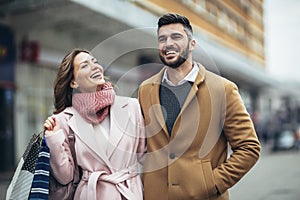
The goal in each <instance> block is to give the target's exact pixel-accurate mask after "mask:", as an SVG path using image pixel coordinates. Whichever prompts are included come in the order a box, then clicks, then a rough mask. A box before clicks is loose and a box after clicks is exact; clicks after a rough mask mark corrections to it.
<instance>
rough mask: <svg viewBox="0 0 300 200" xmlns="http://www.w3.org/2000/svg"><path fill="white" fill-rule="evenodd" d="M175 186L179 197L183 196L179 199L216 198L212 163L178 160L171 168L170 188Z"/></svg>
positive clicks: (207, 161)
mask: <svg viewBox="0 0 300 200" xmlns="http://www.w3.org/2000/svg"><path fill="white" fill-rule="evenodd" d="M173 185H174V186H176V191H177V192H176V193H177V194H176V195H177V197H179V196H181V197H179V198H178V199H209V198H210V197H212V196H215V195H216V189H215V181H214V176H213V169H212V165H211V162H210V161H209V160H200V159H197V160H192V161H191V160H185V159H179V160H177V161H176V162H175V163H173V164H172V165H171V166H169V187H170V186H171V188H172V186H173ZM169 189H170V188H169ZM179 191H180V192H179Z"/></svg>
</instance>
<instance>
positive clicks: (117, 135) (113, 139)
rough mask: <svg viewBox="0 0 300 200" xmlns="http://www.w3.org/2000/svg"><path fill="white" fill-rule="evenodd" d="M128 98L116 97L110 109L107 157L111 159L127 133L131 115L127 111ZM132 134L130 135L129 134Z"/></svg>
mask: <svg viewBox="0 0 300 200" xmlns="http://www.w3.org/2000/svg"><path fill="white" fill-rule="evenodd" d="M127 105H128V98H123V97H119V96H115V100H114V104H113V105H112V106H111V108H110V133H109V144H108V146H107V150H106V152H107V157H108V158H110V157H111V156H112V154H113V152H114V151H115V149H116V148H117V147H118V144H119V142H120V140H121V139H122V137H123V136H124V134H126V131H127V125H128V122H129V118H130V113H129V112H128V111H127ZM129 134H130V133H129Z"/></svg>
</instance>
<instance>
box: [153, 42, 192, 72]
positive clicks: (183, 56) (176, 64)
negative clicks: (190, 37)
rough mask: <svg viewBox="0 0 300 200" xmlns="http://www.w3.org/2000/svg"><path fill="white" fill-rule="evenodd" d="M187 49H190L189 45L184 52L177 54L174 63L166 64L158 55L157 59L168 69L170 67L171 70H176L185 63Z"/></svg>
mask: <svg viewBox="0 0 300 200" xmlns="http://www.w3.org/2000/svg"><path fill="white" fill-rule="evenodd" d="M189 47H190V44H188V46H187V47H186V48H185V50H184V51H183V52H182V53H181V54H179V57H178V59H177V60H175V61H174V62H166V60H165V59H164V57H163V56H161V55H159V58H160V60H161V61H162V62H163V64H165V65H167V66H168V67H171V68H173V69H176V68H178V67H179V66H180V65H182V64H183V63H184V62H185V61H186V59H187V57H188V54H189Z"/></svg>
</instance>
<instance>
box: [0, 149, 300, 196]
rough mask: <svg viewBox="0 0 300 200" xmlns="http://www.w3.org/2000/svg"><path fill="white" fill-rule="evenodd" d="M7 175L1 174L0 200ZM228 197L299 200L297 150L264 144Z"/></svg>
mask: <svg viewBox="0 0 300 200" xmlns="http://www.w3.org/2000/svg"><path fill="white" fill-rule="evenodd" d="M9 175H10V174H7V173H6V174H1V179H0V200H4V199H5V193H6V188H7V186H8V184H9V179H10V177H8V176H9ZM230 195H231V198H230V199H231V200H300V152H295V151H286V152H276V153H271V152H270V151H269V150H268V148H266V147H264V148H263V150H262V156H261V158H260V160H259V161H258V163H257V164H256V165H255V166H254V168H253V169H252V170H251V171H250V172H249V173H248V174H247V175H246V176H245V177H244V178H243V179H242V180H241V181H240V182H239V183H238V184H237V185H235V186H234V187H233V188H232V189H231V190H230Z"/></svg>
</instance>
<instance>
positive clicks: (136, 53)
mask: <svg viewBox="0 0 300 200" xmlns="http://www.w3.org/2000/svg"><path fill="white" fill-rule="evenodd" d="M166 12H176V13H179V14H183V15H185V16H187V17H188V18H189V19H190V21H191V23H192V25H193V27H194V36H195V39H196V41H197V47H196V50H195V52H194V58H195V59H196V60H197V61H199V62H200V63H202V64H203V65H204V66H205V67H206V68H207V69H208V70H211V71H213V72H215V73H217V74H220V75H222V76H224V77H226V78H228V79H230V80H232V81H234V82H235V83H236V84H237V85H238V86H239V89H240V92H241V94H242V98H243V100H244V102H245V105H246V107H247V108H248V109H249V112H250V113H251V114H253V116H255V118H254V119H264V121H268V120H267V119H269V118H270V117H269V116H271V115H273V114H274V113H275V112H276V111H277V110H278V109H279V108H282V105H283V104H284V102H285V103H286V102H289V107H292V108H293V107H295V106H297V105H298V104H297V103H298V102H299V99H296V100H295V98H294V97H291V98H289V99H288V100H287V98H286V97H287V96H288V97H290V94H291V93H292V91H293V89H291V91H289V90H286V88H281V87H280V84H279V83H280V82H279V81H278V80H275V79H273V78H272V77H270V76H269V75H268V73H267V72H266V64H265V63H266V61H265V55H264V24H263V1H262V0H223V1H218V0H163V1H161V0H112V1H111V0H69V1H60V0H51V1H39V0H23V1H11V0H4V1H1V2H0V25H1V26H0V27H3V28H1V31H2V29H3V30H5V31H6V34H7V35H10V41H11V43H9V44H7V43H5V42H1V43H0V56H1V55H4V57H5V55H8V54H7V52H8V50H10V51H12V54H13V56H12V61H11V62H10V63H9V64H8V65H6V63H7V62H4V59H3V60H1V67H0V69H1V71H0V72H1V73H2V74H4V73H8V71H9V73H11V74H13V75H12V78H11V79H6V78H5V77H8V76H5V77H4V76H0V77H1V79H0V109H1V110H2V111H4V112H2V113H1V119H5V120H6V121H5V120H1V124H0V125H1V126H0V134H1V135H0V142H1V143H0V144H1V147H0V148H2V149H0V153H1V155H0V158H1V159H3V160H1V162H0V171H4V170H11V169H12V168H14V167H15V163H16V162H17V161H18V160H19V158H20V157H21V156H22V153H23V151H24V149H25V147H26V145H27V143H28V141H29V139H30V137H31V135H32V134H33V133H36V132H39V131H40V130H41V129H42V124H43V122H44V120H45V119H46V117H47V116H48V115H50V114H51V113H52V111H53V99H52V96H53V80H54V78H55V75H56V71H57V68H58V66H59V63H60V61H61V60H62V58H63V56H64V55H65V54H66V53H67V52H69V51H70V50H71V49H73V48H76V47H79V48H85V49H88V50H90V51H92V53H93V54H94V55H95V57H97V59H98V60H99V61H100V63H101V65H102V66H103V67H104V68H105V73H106V75H107V76H108V77H109V78H110V79H111V80H112V81H113V82H114V83H115V84H116V88H117V93H118V94H120V95H126V96H136V92H137V88H138V85H139V84H140V82H141V81H142V80H144V79H145V78H147V77H149V76H150V75H152V74H153V73H155V72H157V71H158V70H159V69H161V66H162V65H161V63H160V61H159V58H158V54H157V40H156V23H157V20H158V17H159V16H161V15H163V14H165V13H166ZM0 37H1V40H0V41H2V40H3V41H8V39H2V38H3V34H2V33H1V36H0ZM5 52H6V53H5ZM4 57H3V58H4ZM5 58H8V57H7V56H6V57H5ZM4 108H5V109H4ZM299 121H300V120H299ZM4 144H5V145H4Z"/></svg>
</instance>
